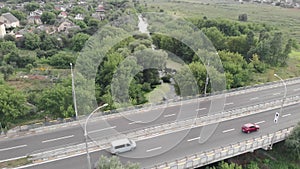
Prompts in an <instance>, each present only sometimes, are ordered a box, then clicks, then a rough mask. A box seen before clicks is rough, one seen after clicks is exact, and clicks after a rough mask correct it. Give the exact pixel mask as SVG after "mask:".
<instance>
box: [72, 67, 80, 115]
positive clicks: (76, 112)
mask: <svg viewBox="0 0 300 169" xmlns="http://www.w3.org/2000/svg"><path fill="white" fill-rule="evenodd" d="M70 66H71V76H72V95H73V103H74V110H75V119H76V120H77V119H78V111H77V103H76V94H75V84H74V74H73V67H72V66H73V65H72V63H70Z"/></svg>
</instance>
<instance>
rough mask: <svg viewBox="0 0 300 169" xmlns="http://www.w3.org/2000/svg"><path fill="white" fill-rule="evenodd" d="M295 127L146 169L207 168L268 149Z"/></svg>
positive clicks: (284, 137) (283, 138)
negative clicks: (241, 155)
mask: <svg viewBox="0 0 300 169" xmlns="http://www.w3.org/2000/svg"><path fill="white" fill-rule="evenodd" d="M293 128H294V127H289V128H286V129H283V130H280V131H277V132H275V133H271V134H267V135H263V136H260V137H255V138H252V139H249V140H246V141H242V142H237V143H234V144H230V145H227V146H225V147H219V148H216V149H212V150H208V151H205V152H200V153H196V154H191V155H188V156H185V157H182V158H177V159H175V160H172V161H168V162H164V163H161V164H156V165H153V166H150V167H146V168H144V169H189V168H196V167H201V166H205V165H208V164H211V163H214V162H217V161H221V160H224V159H228V158H231V157H234V156H237V155H240V154H244V153H247V152H253V151H254V150H257V149H260V148H267V147H269V145H270V144H272V143H276V142H280V141H283V140H285V139H286V138H287V137H288V135H289V134H290V133H291V132H292V130H293Z"/></svg>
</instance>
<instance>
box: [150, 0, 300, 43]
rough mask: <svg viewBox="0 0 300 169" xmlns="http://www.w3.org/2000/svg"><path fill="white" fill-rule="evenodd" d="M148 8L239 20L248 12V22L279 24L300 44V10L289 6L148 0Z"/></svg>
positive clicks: (181, 15)
mask: <svg viewBox="0 0 300 169" xmlns="http://www.w3.org/2000/svg"><path fill="white" fill-rule="evenodd" d="M145 3H146V4H147V6H148V9H149V11H152V12H159V11H160V10H161V9H163V11H164V12H165V13H168V14H170V15H173V16H176V17H183V18H194V17H199V18H202V17H204V16H206V17H207V18H208V19H212V18H223V19H229V20H234V21H237V20H238V16H239V15H240V14H244V13H245V14H247V16H248V22H253V23H263V24H267V25H270V26H275V27H277V28H278V29H279V30H280V31H282V32H284V33H286V35H288V37H294V38H295V39H297V41H298V42H299V43H300V15H299V12H300V9H288V8H282V7H277V6H272V5H267V4H257V3H244V4H240V3H239V2H234V1H233V0H232V1H230V0H227V1H219V0H206V1H205V0H201V1H199V0H178V1H170V0H159V1H158V0H154V1H153V0H146V2H145Z"/></svg>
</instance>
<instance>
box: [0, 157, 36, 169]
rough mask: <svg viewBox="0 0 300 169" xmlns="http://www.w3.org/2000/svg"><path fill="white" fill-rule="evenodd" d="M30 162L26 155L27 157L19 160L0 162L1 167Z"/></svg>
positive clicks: (12, 166)
mask: <svg viewBox="0 0 300 169" xmlns="http://www.w3.org/2000/svg"><path fill="white" fill-rule="evenodd" d="M30 163H31V161H29V160H28V158H27V157H25V158H20V159H17V160H12V161H6V162H2V163H0V168H15V167H19V166H23V165H26V164H30Z"/></svg>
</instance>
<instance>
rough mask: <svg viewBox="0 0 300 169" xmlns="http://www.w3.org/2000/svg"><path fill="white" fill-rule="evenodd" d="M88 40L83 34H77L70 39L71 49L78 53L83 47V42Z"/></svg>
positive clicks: (86, 35) (88, 36)
mask: <svg viewBox="0 0 300 169" xmlns="http://www.w3.org/2000/svg"><path fill="white" fill-rule="evenodd" d="M89 38H90V35H88V34H85V33H77V34H76V35H75V36H73V37H72V39H71V49H72V50H74V51H76V52H78V51H80V50H81V49H82V48H83V47H84V45H85V42H86V41H87V40H88V39H89Z"/></svg>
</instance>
